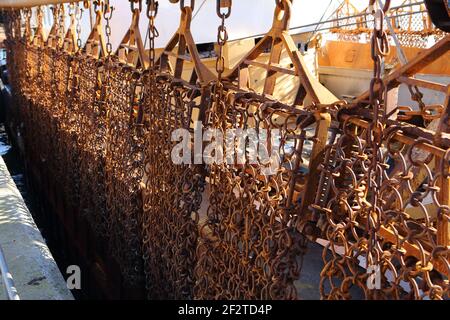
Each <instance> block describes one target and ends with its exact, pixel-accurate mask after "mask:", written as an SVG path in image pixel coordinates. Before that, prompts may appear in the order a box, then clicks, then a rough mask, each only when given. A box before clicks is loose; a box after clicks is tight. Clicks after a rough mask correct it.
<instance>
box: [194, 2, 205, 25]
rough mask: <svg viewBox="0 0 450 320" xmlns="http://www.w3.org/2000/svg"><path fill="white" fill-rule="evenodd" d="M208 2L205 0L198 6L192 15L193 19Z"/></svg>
mask: <svg viewBox="0 0 450 320" xmlns="http://www.w3.org/2000/svg"><path fill="white" fill-rule="evenodd" d="M205 3H206V0H203V2H202V4H201V5H200V6H199V7H198V9H197V11H196V12H195V13H194V15H193V16H192V20H194V19H195V17H196V16H197V14H198V13H199V12H200V9H201V8H202V7H203V5H204V4H205Z"/></svg>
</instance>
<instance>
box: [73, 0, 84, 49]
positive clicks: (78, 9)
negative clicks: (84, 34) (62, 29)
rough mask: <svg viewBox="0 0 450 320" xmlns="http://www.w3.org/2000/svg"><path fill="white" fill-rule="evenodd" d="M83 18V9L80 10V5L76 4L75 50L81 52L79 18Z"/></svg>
mask: <svg viewBox="0 0 450 320" xmlns="http://www.w3.org/2000/svg"><path fill="white" fill-rule="evenodd" d="M82 17H83V8H81V6H80V4H79V3H77V5H76V11H75V19H76V21H77V25H76V33H77V50H78V51H80V50H82V43H81V18H82Z"/></svg>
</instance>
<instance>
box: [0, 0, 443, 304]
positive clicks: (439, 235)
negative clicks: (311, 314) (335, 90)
mask: <svg viewBox="0 0 450 320" xmlns="http://www.w3.org/2000/svg"><path fill="white" fill-rule="evenodd" d="M174 2H177V1H174ZM190 3H191V6H184V4H183V2H182V1H181V2H180V5H181V18H180V27H179V29H178V30H177V32H176V33H175V35H174V36H173V37H172V39H171V40H170V41H169V43H168V44H167V46H166V47H165V48H164V49H163V50H162V53H161V55H160V57H159V58H157V57H156V50H155V47H154V42H155V38H156V37H157V36H158V31H157V28H156V26H155V18H156V15H157V11H158V4H157V1H153V0H149V1H147V17H148V18H149V21H150V24H149V40H150V50H149V51H148V53H147V52H146V50H145V48H144V44H143V41H142V39H141V36H140V31H139V28H138V23H139V14H140V10H142V2H141V1H138V0H136V1H134V0H133V1H132V2H131V8H132V22H131V26H130V28H129V29H128V30H127V32H126V34H125V36H124V38H123V41H122V42H121V44H120V46H119V48H118V50H117V51H116V52H114V53H113V52H112V48H111V43H110V41H109V38H110V35H111V28H110V23H111V21H110V20H111V15H112V10H111V9H110V7H109V3H108V1H96V2H95V3H94V11H95V13H96V21H95V23H94V25H93V30H92V32H91V33H90V35H89V38H88V41H87V44H86V45H85V47H84V48H82V47H81V40H80V33H81V29H80V28H81V25H80V18H81V16H80V15H81V10H80V9H81V8H80V6H79V5H71V6H70V7H69V11H68V15H69V17H70V19H71V23H70V26H69V28H68V29H67V30H65V27H64V20H65V17H66V12H65V11H64V7H63V6H55V7H54V10H53V14H54V19H53V20H54V22H55V23H54V26H53V27H52V29H51V30H50V33H49V35H48V37H46V35H45V34H44V32H43V28H42V22H41V21H42V14H41V10H37V11H36V13H37V21H38V25H37V28H36V30H35V31H34V32H33V30H32V28H31V25H30V18H31V11H30V10H28V9H24V10H22V11H20V12H19V11H13V10H11V11H8V13H7V18H8V19H7V23H6V24H5V28H6V34H7V41H6V48H7V50H8V70H9V72H10V73H9V74H10V79H11V81H10V82H11V86H12V89H13V92H14V103H15V104H16V105H17V106H18V108H17V114H16V115H15V118H16V120H15V121H16V126H17V127H19V128H21V129H20V130H23V136H24V142H25V150H26V154H25V156H26V161H27V163H28V164H33V166H30V167H32V168H33V170H36V171H38V172H37V173H35V176H37V177H40V180H39V182H41V183H42V188H46V189H48V190H52V192H56V193H58V194H59V195H60V197H61V199H63V205H62V208H61V210H62V211H64V214H62V216H63V217H62V220H63V223H64V224H65V225H66V227H67V228H68V229H69V232H70V233H71V234H72V235H73V234H77V233H78V234H79V233H82V232H83V224H82V223H80V221H83V220H82V219H81V217H83V218H84V217H85V218H86V219H87V221H88V224H89V230H92V233H93V234H94V235H95V239H101V240H102V241H103V243H106V244H107V245H106V247H107V249H108V251H107V252H108V254H109V255H111V256H112V257H114V261H116V262H117V264H118V266H119V271H120V278H121V281H123V284H124V285H125V286H127V285H130V284H133V285H135V284H143V283H145V285H146V289H147V296H148V297H149V298H155V299H162V298H170V299H193V298H196V299H205V298H210V299H220V298H221V299H295V298H297V288H296V286H295V281H296V280H298V278H299V273H300V269H301V261H302V258H303V255H304V253H305V250H306V245H307V242H308V241H318V242H319V243H322V244H324V250H323V260H324V268H323V270H322V271H321V282H320V283H319V284H318V288H319V289H320V292H321V295H322V298H324V299H350V298H352V297H353V296H354V293H356V292H357V291H358V290H359V291H360V292H361V293H362V295H363V296H364V297H365V298H367V299H424V298H430V299H445V298H449V280H448V276H449V273H450V272H449V271H450V263H449V261H450V260H449V255H450V253H449V246H450V242H449V239H450V236H449V222H450V215H449V212H450V209H449V205H450V194H449V192H450V182H449V181H450V173H449V157H450V151H449V148H450V135H449V117H450V116H449V112H450V111H449V110H450V104H449V103H450V102H449V101H450V99H449V97H450V91H449V86H445V85H442V84H437V83H432V82H429V81H424V80H418V79H415V78H414V77H413V76H414V74H416V73H417V72H418V71H419V70H420V69H421V68H423V67H424V66H425V65H428V64H430V63H431V62H433V61H435V60H436V59H438V58H439V57H441V56H443V55H444V54H446V53H447V52H448V49H449V41H450V38H449V36H448V35H446V36H441V40H440V41H439V42H437V43H436V44H435V45H434V46H433V47H431V48H429V49H427V50H425V51H424V52H423V53H422V54H421V55H420V56H417V57H415V58H414V59H412V60H411V61H409V62H408V63H406V64H405V65H403V66H401V67H399V68H397V69H395V70H393V71H392V72H391V73H389V74H387V75H384V74H383V59H384V57H385V56H386V55H387V54H388V51H389V38H388V37H389V34H388V32H386V31H385V30H384V24H383V21H384V15H385V14H388V12H389V11H388V5H389V2H387V5H386V7H385V8H383V9H384V10H383V9H381V8H379V9H377V10H376V11H375V23H372V24H370V23H369V24H367V21H359V22H358V23H360V24H361V25H362V26H364V25H365V26H366V27H367V25H370V26H371V27H373V28H372V29H373V30H372V37H371V44H372V55H371V56H372V59H373V64H374V77H373V79H372V81H371V84H370V87H369V88H368V90H367V92H365V93H362V94H361V95H360V96H359V97H357V98H356V99H355V101H354V102H353V103H345V102H342V101H336V100H337V99H335V97H334V96H333V95H332V94H331V93H330V92H328V90H326V89H325V88H324V87H323V86H322V85H321V84H320V83H319V82H318V81H317V80H316V79H314V77H312V76H311V75H310V74H309V73H308V71H307V70H306V67H305V64H304V61H303V58H302V57H301V55H300V54H299V52H298V51H297V49H296V48H295V44H294V42H293V41H292V38H291V37H290V36H289V35H288V33H287V30H288V27H289V16H290V8H291V1H289V0H277V1H276V7H275V18H274V22H273V27H272V28H271V30H270V31H269V32H268V33H267V35H266V36H265V37H263V38H262V40H261V41H260V42H259V43H258V44H257V45H256V46H255V48H253V49H252V50H251V51H250V52H249V53H248V54H247V55H245V57H244V58H243V59H242V60H241V61H240V62H239V63H238V65H237V66H236V67H235V68H234V69H232V70H230V71H229V72H226V70H225V63H224V56H223V54H224V48H225V45H226V44H227V39H228V34H227V30H226V26H225V22H226V19H227V18H228V17H229V16H230V14H231V1H225V0H218V1H217V15H218V17H219V18H220V20H221V23H220V25H219V28H218V57H217V61H216V73H217V75H215V74H214V73H213V72H212V71H211V70H209V69H208V68H207V67H206V66H205V64H203V62H202V61H201V59H200V57H199V54H198V52H197V47H196V45H195V42H194V39H193V36H192V34H191V31H190V23H191V20H192V4H193V2H190ZM345 3H346V4H348V2H345ZM370 4H372V5H375V1H370ZM342 8H344V7H342ZM342 8H341V9H342ZM349 8H351V7H349ZM342 10H343V9H342ZM339 14H341V13H339ZM281 17H283V18H281ZM102 18H103V19H105V20H106V25H105V27H104V29H105V32H103V23H102ZM22 21H23V22H25V24H24V26H25V27H24V30H23V32H22V30H21V23H22ZM424 23H425V21H424ZM427 23H429V22H427ZM336 27H337V26H336ZM428 32H431V31H430V30H428ZM433 32H434V31H433ZM264 51H269V53H270V54H269V59H268V62H261V61H260V60H258V58H260V56H261V55H262V54H263V53H264ZM283 51H284V52H286V56H287V58H288V59H289V64H287V65H285V66H281V65H280V61H281V56H282V53H283ZM290 63H292V66H289V65H290ZM249 66H251V67H252V68H263V69H265V70H266V71H267V77H266V79H265V84H264V88H263V89H262V92H254V91H253V90H252V88H251V86H250V85H249V81H248V68H249ZM280 74H281V75H284V76H286V75H288V76H291V77H293V78H294V80H293V81H296V82H297V83H298V85H297V86H296V87H295V94H294V99H293V100H294V101H292V102H289V103H288V102H285V101H280V99H279V97H277V86H278V85H279V84H278V83H277V78H278V77H279V75H280ZM402 83H403V84H406V85H408V86H409V87H411V88H414V90H413V91H412V94H413V95H414V94H415V95H416V99H413V100H416V101H417V102H418V103H419V106H420V111H415V110H413V108H411V107H409V106H406V107H404V106H402V107H399V106H396V105H395V106H388V105H387V103H386V101H385V96H386V92H387V91H389V90H391V89H393V88H395V87H398V86H399V85H400V84H402ZM418 87H422V88H426V89H428V90H435V91H438V92H441V93H445V96H446V100H445V101H444V102H442V104H436V105H425V104H424V103H423V102H422V99H421V98H422V97H421V94H420V91H418V90H415V89H417V88H418ZM397 111H398V114H397V113H396V112H397ZM414 117H421V118H422V120H423V121H422V122H421V123H422V125H415V124H413V123H412V121H411V120H412V119H413V118H414ZM199 121H201V122H202V123H203V125H204V126H205V127H206V129H216V130H218V131H219V132H221V133H222V135H223V136H224V137H226V136H227V135H226V133H227V132H239V130H245V129H254V130H255V132H257V133H262V132H268V133H267V134H268V135H269V136H271V135H272V133H275V132H276V133H278V134H279V135H280V139H279V141H278V142H276V141H272V140H271V139H269V141H270V143H269V145H265V146H261V145H258V146H256V147H254V149H251V150H250V151H249V152H247V153H245V154H244V155H243V157H242V158H240V159H239V160H240V161H241V162H238V161H237V160H238V159H237V158H234V159H233V160H235V161H234V162H232V163H227V162H223V161H216V162H212V163H211V162H208V163H198V162H196V161H195V158H196V157H197V156H198V154H197V153H195V152H194V154H193V156H192V158H191V162H190V163H183V164H177V163H174V162H173V159H172V157H171V156H172V151H173V149H174V147H175V145H177V143H178V141H172V134H173V132H174V131H175V130H177V129H186V130H187V132H188V136H189V138H190V139H192V138H193V136H194V134H195V131H194V129H196V126H197V125H198V124H199V123H200V122H199ZM266 130H267V131H266ZM247 144H250V143H246V145H247ZM234 145H235V146H237V145H238V142H235V143H234ZM189 147H190V148H191V149H195V146H194V143H189ZM272 147H274V150H275V154H276V155H277V156H276V157H275V158H270V160H268V161H262V162H258V163H253V162H251V156H252V155H253V154H252V153H254V154H256V153H257V152H258V151H261V148H262V149H267V150H265V151H266V152H267V153H269V154H270V152H271V151H272V150H270V149H272ZM194 151H195V150H194ZM202 152H203V151H202ZM201 156H202V157H203V154H202V155H201ZM214 156H217V154H215V155H214ZM223 156H224V159H226V157H227V156H231V157H235V155H234V154H233V153H231V151H230V150H227V149H225V150H224V152H223ZM203 160H204V159H203ZM275 160H277V161H278V162H279V163H278V166H275V169H274V170H273V168H272V165H273V164H274V163H275V162H276V161H275ZM269 169H270V170H269ZM267 170H269V172H270V173H269V174H268V173H267V172H268V171H267ZM77 221H78V222H77ZM92 248H94V249H93V250H95V248H96V246H95V245H93V247H92ZM95 267H96V266H95ZM95 267H94V269H95ZM377 268H378V269H377ZM368 270H375V271H376V270H378V271H376V272H377V273H376V274H375V277H377V276H378V277H379V280H380V287H378V288H373V287H372V284H376V281H375V282H374V283H372V282H370V281H368V280H373V279H372V278H371V274H370V273H368ZM108 272H110V271H108ZM318 272H319V271H318ZM300 296H301V292H300Z"/></svg>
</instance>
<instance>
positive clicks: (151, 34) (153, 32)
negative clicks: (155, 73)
mask: <svg viewBox="0 0 450 320" xmlns="http://www.w3.org/2000/svg"><path fill="white" fill-rule="evenodd" d="M158 7H159V3H158V1H156V0H147V17H148V20H149V24H148V39H149V47H150V48H149V60H150V67H149V68H150V72H152V70H153V69H154V66H155V38H157V37H158V36H159V32H158V29H156V27H155V19H156V16H157V15H158Z"/></svg>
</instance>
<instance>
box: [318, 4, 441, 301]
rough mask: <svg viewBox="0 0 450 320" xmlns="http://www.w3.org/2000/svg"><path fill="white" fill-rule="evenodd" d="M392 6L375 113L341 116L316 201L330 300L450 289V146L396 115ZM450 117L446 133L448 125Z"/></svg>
mask: <svg viewBox="0 0 450 320" xmlns="http://www.w3.org/2000/svg"><path fill="white" fill-rule="evenodd" d="M373 4H374V1H371V5H373ZM388 7H389V1H386V3H385V5H384V8H379V9H376V10H375V11H374V14H375V24H374V31H373V35H372V58H373V61H374V77H373V79H372V81H371V85H370V112H369V113H368V112H367V110H364V109H363V110H352V111H351V112H348V111H347V112H342V113H341V114H339V113H338V120H340V121H341V123H342V124H341V125H340V128H339V137H338V139H337V140H336V142H335V143H333V144H329V145H328V146H327V152H326V153H325V157H324V161H323V163H322V165H321V166H320V170H321V172H322V173H321V178H320V184H319V187H318V191H317V195H316V200H315V204H314V205H312V206H311V209H313V210H314V211H315V217H316V221H317V226H318V227H319V228H320V229H321V230H322V232H323V233H322V235H323V237H324V238H325V240H327V241H328V244H327V245H326V246H325V248H324V251H323V260H324V264H325V266H324V268H323V270H322V272H321V283H320V290H321V295H322V298H324V299H351V298H366V299H426V298H430V299H442V298H448V295H449V282H448V275H449V271H450V264H449V260H448V258H449V250H448V222H449V218H450V217H449V214H448V212H449V210H448V208H449V207H448V200H449V199H448V192H449V191H448V190H449V189H448V184H449V175H448V155H449V151H448V150H449V149H448V147H449V145H448V144H447V145H445V146H444V145H443V144H442V146H440V145H439V144H436V145H433V140H434V137H433V135H431V134H427V133H426V132H425V131H420V130H417V129H418V128H414V130H409V129H411V127H408V126H405V125H404V124H402V123H400V122H396V121H391V120H388V119H387V114H386V110H385V102H384V101H385V99H386V98H385V95H386V90H387V84H386V83H385V82H384V81H383V79H382V78H381V77H382V65H383V59H384V57H385V56H386V55H387V54H388V51H389V43H388V40H387V35H386V32H385V31H384V30H383V19H384V13H385V12H386V10H387V9H388ZM447 99H448V97H447ZM447 108H448V102H447ZM364 118H365V119H364ZM387 123H389V127H387ZM443 123H444V122H441V124H440V125H439V128H440V129H438V130H436V134H437V132H439V130H448V127H447V128H444V127H443V126H444V124H443ZM442 234H446V235H447V236H446V237H443V236H442Z"/></svg>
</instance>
